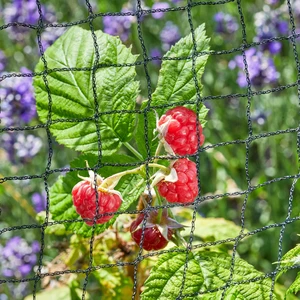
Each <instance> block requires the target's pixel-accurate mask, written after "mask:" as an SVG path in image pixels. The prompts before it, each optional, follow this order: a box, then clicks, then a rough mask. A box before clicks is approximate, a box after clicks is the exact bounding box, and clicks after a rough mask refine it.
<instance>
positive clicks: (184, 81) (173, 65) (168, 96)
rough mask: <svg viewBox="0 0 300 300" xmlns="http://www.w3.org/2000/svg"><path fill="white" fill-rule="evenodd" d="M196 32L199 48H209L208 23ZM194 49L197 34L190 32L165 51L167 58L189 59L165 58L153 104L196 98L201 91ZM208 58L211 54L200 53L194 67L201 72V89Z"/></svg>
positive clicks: (199, 74)
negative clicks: (197, 89)
mask: <svg viewBox="0 0 300 300" xmlns="http://www.w3.org/2000/svg"><path fill="white" fill-rule="evenodd" d="M194 33H195V34H194V36H195V42H196V48H197V52H202V51H208V50H209V39H208V38H207V37H206V35H205V27H204V24H202V25H200V26H199V27H197V28H196V29H195V32H194ZM193 50H194V44H193V38H192V34H189V35H188V36H186V37H184V38H182V39H180V40H179V41H178V42H177V43H176V44H175V45H174V46H172V48H171V49H170V50H169V51H168V52H167V53H166V54H165V55H164V58H185V59H175V60H163V61H162V65H161V69H160V72H159V77H158V82H157V87H156V90H155V91H154V93H153V95H152V102H151V105H152V106H153V105H163V104H171V103H178V102H184V101H190V100H196V97H197V91H196V86H195V81H194V74H193V60H192V55H193ZM187 57H189V58H187ZM207 59H208V55H207V54H204V55H199V56H198V57H197V58H196V59H195V65H194V69H195V72H196V74H197V80H198V86H199V88H200V90H202V84H201V77H202V75H203V72H204V67H205V64H206V61H207ZM192 108H194V109H195V106H192ZM200 121H201V120H200Z"/></svg>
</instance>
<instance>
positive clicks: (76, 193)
mask: <svg viewBox="0 0 300 300" xmlns="http://www.w3.org/2000/svg"><path fill="white" fill-rule="evenodd" d="M197 124H198V125H197ZM157 131H158V137H159V146H158V148H157V149H158V151H157V152H159V151H160V149H161V146H162V145H163V146H164V148H165V150H166V152H167V153H169V154H172V155H174V154H175V155H192V154H195V153H196V152H197V149H198V145H199V146H201V145H202V144H203V143H204V139H205V138H204V135H203V133H202V126H201V124H200V123H199V122H197V116H196V113H195V112H194V111H193V110H191V109H188V108H185V107H175V108H173V109H170V110H169V111H167V112H166V114H164V115H163V116H162V117H161V118H160V119H159V120H158V121H157ZM198 137H199V138H198ZM156 161H157V160H155V161H154V163H149V164H148V166H149V167H153V168H159V171H157V172H156V173H155V174H153V176H152V177H151V179H152V183H151V190H153V191H154V194H153V195H152V198H153V199H154V203H152V204H153V205H154V204H155V202H156V201H157V202H158V204H159V205H161V204H163V203H164V201H167V202H170V203H181V204H186V203H192V202H193V201H194V200H195V198H196V197H197V195H198V179H197V168H196V164H195V163H194V162H193V161H191V160H190V159H188V158H179V159H177V160H175V161H172V162H170V164H169V166H168V167H166V166H164V165H160V164H158V163H157V162H156ZM87 166H88V165H87ZM141 169H142V167H141V166H140V167H138V168H136V169H132V170H128V171H125V172H122V173H118V174H114V175H112V176H111V177H108V178H106V179H103V178H102V177H101V176H99V175H98V174H95V173H94V172H92V171H89V174H90V177H89V178H84V177H81V178H82V179H83V180H82V181H80V182H78V183H77V184H76V185H75V186H74V188H73V190H72V197H73V203H74V206H75V209H76V211H77V213H78V214H79V215H80V216H81V217H82V218H83V219H84V221H85V222H86V224H87V225H89V226H92V225H93V224H94V223H96V224H103V223H106V222H108V221H109V220H110V219H111V218H113V216H114V215H115V213H116V212H117V211H118V209H119V208H120V206H121V204H122V195H121V194H120V193H119V192H118V191H117V190H114V188H115V186H116V185H117V183H118V181H119V179H120V178H121V177H122V176H124V175H127V174H134V173H135V174H141ZM147 193H148V192H147V191H145V192H144V193H143V195H141V197H140V199H143V200H144V202H145V203H144V206H145V207H147V206H148V205H149V203H148V202H147V201H146V200H145V198H147ZM170 216H172V217H173V215H172V212H171V210H170V209H160V212H159V210H158V211H157V210H150V212H149V213H147V214H146V213H143V214H140V215H138V217H137V219H136V220H134V221H133V222H132V224H131V226H130V232H131V236H132V238H133V240H134V241H135V242H136V244H137V245H140V246H141V247H142V248H143V249H145V250H147V251H150V250H160V249H163V248H165V247H166V246H167V244H168V242H169V240H171V239H172V240H174V241H175V242H176V238H177V242H178V234H177V232H178V230H180V229H181V228H182V227H183V226H182V225H181V224H179V223H178V222H176V220H175V219H173V218H171V217H170ZM175 236H176V238H175Z"/></svg>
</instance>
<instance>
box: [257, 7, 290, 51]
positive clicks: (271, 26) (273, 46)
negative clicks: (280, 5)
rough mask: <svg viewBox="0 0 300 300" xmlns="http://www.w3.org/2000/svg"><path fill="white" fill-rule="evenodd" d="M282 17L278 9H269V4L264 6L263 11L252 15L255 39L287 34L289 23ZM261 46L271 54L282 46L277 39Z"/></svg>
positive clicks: (259, 40) (260, 39)
mask: <svg viewBox="0 0 300 300" xmlns="http://www.w3.org/2000/svg"><path fill="white" fill-rule="evenodd" d="M282 17H283V15H282V14H281V13H280V11H279V10H271V9H270V7H269V6H264V10H263V11H261V12H259V13H256V14H255V16H254V20H255V21H254V24H255V26H256V34H257V37H256V38H255V41H258V42H261V41H262V40H265V39H270V38H273V37H278V36H280V35H286V34H288V32H289V24H288V22H286V21H285V20H283V19H282ZM261 46H262V49H263V50H268V51H269V52H270V53H271V54H276V53H279V52H280V51H281V48H282V45H281V43H280V42H279V41H272V42H269V43H267V44H262V45H261Z"/></svg>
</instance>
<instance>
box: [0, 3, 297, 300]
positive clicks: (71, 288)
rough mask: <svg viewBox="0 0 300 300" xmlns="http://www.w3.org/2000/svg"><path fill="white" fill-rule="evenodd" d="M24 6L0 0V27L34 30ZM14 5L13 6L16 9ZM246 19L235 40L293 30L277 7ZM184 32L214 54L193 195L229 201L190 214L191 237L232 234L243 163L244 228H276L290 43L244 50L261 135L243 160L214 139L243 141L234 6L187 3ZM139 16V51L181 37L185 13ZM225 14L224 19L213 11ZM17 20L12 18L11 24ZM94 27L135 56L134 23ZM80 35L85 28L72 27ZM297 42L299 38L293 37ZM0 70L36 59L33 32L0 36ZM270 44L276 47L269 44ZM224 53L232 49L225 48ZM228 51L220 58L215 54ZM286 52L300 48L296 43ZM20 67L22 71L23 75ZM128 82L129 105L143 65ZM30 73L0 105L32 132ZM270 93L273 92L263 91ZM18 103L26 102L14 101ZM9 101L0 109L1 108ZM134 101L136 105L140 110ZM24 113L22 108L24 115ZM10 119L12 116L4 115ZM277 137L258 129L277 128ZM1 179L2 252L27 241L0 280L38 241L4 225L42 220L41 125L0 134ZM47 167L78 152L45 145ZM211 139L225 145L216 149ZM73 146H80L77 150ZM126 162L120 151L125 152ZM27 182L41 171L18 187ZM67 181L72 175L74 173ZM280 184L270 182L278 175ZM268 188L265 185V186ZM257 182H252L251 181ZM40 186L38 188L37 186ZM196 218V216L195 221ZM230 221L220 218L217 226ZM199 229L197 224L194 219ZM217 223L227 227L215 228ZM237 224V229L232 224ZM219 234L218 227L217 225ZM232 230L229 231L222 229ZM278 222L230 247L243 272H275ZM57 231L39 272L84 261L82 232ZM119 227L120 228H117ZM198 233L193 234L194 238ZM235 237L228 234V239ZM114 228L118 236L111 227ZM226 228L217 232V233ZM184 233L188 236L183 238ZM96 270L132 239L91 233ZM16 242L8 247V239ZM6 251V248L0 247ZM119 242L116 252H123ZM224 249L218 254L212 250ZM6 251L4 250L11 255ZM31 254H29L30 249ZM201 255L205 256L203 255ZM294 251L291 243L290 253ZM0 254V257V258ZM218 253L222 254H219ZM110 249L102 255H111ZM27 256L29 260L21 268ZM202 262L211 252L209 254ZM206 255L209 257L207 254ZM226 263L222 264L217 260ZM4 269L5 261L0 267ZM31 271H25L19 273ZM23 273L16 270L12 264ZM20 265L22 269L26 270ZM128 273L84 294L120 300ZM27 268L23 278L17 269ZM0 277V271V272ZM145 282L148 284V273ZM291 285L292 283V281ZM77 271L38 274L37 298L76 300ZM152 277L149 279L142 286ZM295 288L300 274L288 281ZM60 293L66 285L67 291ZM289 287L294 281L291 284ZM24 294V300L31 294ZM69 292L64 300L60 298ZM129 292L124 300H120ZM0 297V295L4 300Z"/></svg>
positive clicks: (292, 116) (281, 207)
mask: <svg viewBox="0 0 300 300" xmlns="http://www.w3.org/2000/svg"><path fill="white" fill-rule="evenodd" d="M22 2H25V1H3V0H2V1H0V11H1V12H0V26H1V25H3V24H7V23H9V22H12V21H19V22H29V23H32V24H35V23H36V22H37V21H38V16H37V14H36V13H37V12H36V10H35V8H33V9H32V11H29V13H28V10H29V8H30V7H31V6H30V5H29V4H30V3H33V4H32V5H33V6H32V7H35V1H27V2H28V3H26V5H24V3H23V6H21V7H20V6H18V5H19V4H18V3H22ZM154 2H155V1H144V2H143V5H144V7H145V8H146V7H148V9H150V8H155V6H153V5H157V3H158V2H155V3H154ZM91 3H92V4H93V8H94V12H119V11H121V10H122V9H123V11H126V10H133V9H134V7H135V1H129V2H126V1H99V2H97V1H94V2H91ZM166 3H167V4H168V5H169V7H176V6H181V5H186V3H185V1H166ZM297 3H298V4H299V1H292V4H293V8H294V11H293V12H294V18H295V22H296V32H298V29H299V30H300V11H299V7H300V5H297ZM42 5H43V9H44V12H45V18H46V20H47V21H48V22H57V23H66V22H74V21H77V20H81V19H85V18H87V16H88V13H87V8H86V5H85V1H71V0H68V1H63V2H62V1H56V0H51V1H42ZM14 9H15V10H14ZM242 10H243V14H244V17H245V20H244V22H245V24H246V27H245V33H246V37H247V42H248V43H251V42H259V41H261V40H262V39H268V38H271V37H278V36H279V37H280V36H288V35H290V34H291V29H292V28H291V25H290V24H289V21H290V20H289V14H288V9H287V5H286V3H285V1H271V0H269V1H260V0H257V1H250V0H249V1H242ZM191 12H192V21H193V24H194V28H196V27H197V26H198V25H200V24H202V23H205V25H206V31H207V36H208V37H210V49H211V50H213V51H217V52H218V51H219V52H218V55H214V54H213V55H210V57H209V58H208V61H207V64H206V68H205V72H204V75H203V79H202V84H203V91H202V95H203V97H204V100H205V102H204V103H205V105H206V106H207V107H208V108H209V109H210V111H209V114H208V117H207V120H208V122H207V124H206V127H205V130H204V134H205V136H206V143H205V145H204V147H206V148H204V149H205V151H204V152H202V153H201V155H200V163H201V168H200V179H201V186H202V191H201V195H203V196H204V197H205V196H213V195H218V194H223V193H230V195H228V196H223V197H220V198H216V199H212V200H206V201H204V202H203V203H202V204H201V205H200V206H199V208H198V213H199V216H198V219H197V222H199V223H200V224H201V225H200V224H199V226H196V232H195V234H196V241H201V242H207V241H216V240H219V239H226V238H230V237H235V236H236V235H237V234H238V232H239V229H240V228H239V227H237V226H240V225H241V220H240V218H241V210H242V205H243V201H244V198H245V195H234V194H232V193H234V192H242V191H245V190H246V189H247V188H248V182H247V180H246V173H245V163H247V164H248V166H249V178H250V184H251V185H252V186H254V187H255V186H256V187H257V188H255V189H253V191H252V192H251V193H250V195H249V198H248V203H247V207H246V210H245V227H246V229H247V230H248V231H253V230H256V229H258V228H262V227H264V226H267V225H272V224H275V223H281V222H283V221H284V220H285V219H286V217H287V215H288V207H289V205H288V204H289V197H290V189H291V185H292V182H293V179H292V178H286V177H287V176H289V175H296V174H298V172H299V171H298V168H299V167H298V156H297V132H296V131H295V128H297V127H298V114H299V105H298V103H299V98H298V93H297V85H296V84H295V83H296V81H297V69H296V63H295V58H294V52H293V47H292V43H291V41H289V40H285V39H282V40H280V41H269V42H266V43H264V45H263V46H262V45H253V46H252V47H250V49H248V50H247V52H246V56H247V62H248V65H249V73H250V79H251V86H252V91H253V95H251V108H250V112H249V113H251V115H250V119H251V122H252V123H251V124H252V130H253V135H254V137H256V136H257V135H261V134H262V135H263V136H262V137H261V138H259V139H255V140H254V141H253V142H252V143H251V146H250V149H249V161H248V162H245V159H246V149H245V144H244V143H242V142H241V143H234V144H228V143H224V142H233V141H238V140H240V141H243V140H245V139H247V137H248V135H249V132H248V119H247V113H246V112H247V93H248V91H247V85H246V86H245V76H244V75H243V73H241V71H242V70H241V67H240V62H241V54H242V52H241V48H240V47H241V45H242V42H243V41H242V30H243V28H242V26H241V23H240V16H239V12H238V9H237V3H236V1H233V2H228V3H224V4H216V5H198V6H195V7H193V8H192V10H191ZM159 14H160V13H156V14H148V15H145V16H143V18H142V23H141V24H142V25H141V29H142V34H143V37H144V43H145V47H146V49H147V51H148V55H149V56H152V57H160V56H162V55H163V54H164V53H165V52H167V50H169V48H170V46H171V45H172V44H174V43H175V42H176V41H177V40H179V38H180V37H182V36H186V35H188V34H189V33H190V25H189V23H188V16H187V13H186V12H184V11H180V10H179V11H175V12H165V13H164V14H163V15H159ZM222 14H223V15H222ZM16 17H19V18H21V19H16ZM93 25H94V27H95V29H102V30H104V31H106V32H107V33H109V34H113V35H119V36H120V37H121V39H122V41H123V43H124V44H125V45H126V46H128V47H129V46H130V45H132V53H133V54H136V55H138V57H137V59H138V60H141V59H142V49H141V44H140V41H139V38H138V34H137V20H136V18H135V17H132V16H128V17H113V16H106V17H98V18H96V19H95V20H94V22H93ZM81 26H82V27H83V28H86V29H88V25H87V24H83V25H81ZM64 30H65V29H64V28H63V27H50V28H49V29H47V30H46V31H45V32H43V33H42V43H43V46H44V47H45V48H46V47H48V46H49V45H50V44H51V43H52V42H53V41H55V40H56V38H57V37H59V36H60V35H62V33H63V32H64ZM298 40H299V39H298ZM0 41H1V43H0V71H1V72H2V73H4V72H22V73H26V72H32V71H33V70H34V68H35V66H36V64H37V63H38V61H39V58H40V53H39V50H38V44H37V39H36V32H35V30H33V29H28V28H24V27H22V28H19V29H18V30H17V28H16V27H9V28H5V29H3V30H1V31H0ZM276 43H277V44H276ZM232 49H234V51H230V50H232ZM224 50H226V51H228V52H229V53H224V52H223V51H224ZM296 51H298V54H299V44H298V41H297V40H296ZM148 67H149V74H150V78H151V84H152V91H154V89H155V87H156V84H157V78H158V72H159V69H160V60H159V59H156V58H155V59H153V60H152V61H151V62H149V64H148ZM25 68H26V69H25ZM136 73H137V77H136V78H138V80H140V81H141V86H140V92H139V95H138V104H139V103H141V102H142V101H143V100H146V99H147V98H148V90H147V81H146V77H145V73H144V69H143V65H140V66H137V67H136ZM31 84H32V83H31V79H30V78H12V79H9V78H8V79H5V80H4V81H2V82H0V98H1V100H2V99H12V100H11V101H10V102H9V106H8V107H5V106H4V104H3V103H4V102H3V101H2V102H1V121H2V123H1V127H0V128H4V127H6V126H12V127H17V126H21V127H22V126H34V125H38V124H40V121H39V120H38V118H37V116H36V112H35V111H34V110H33V111H32V109H30V107H31V108H32V107H34V105H35V101H34V98H33V96H32V95H33V94H32V93H33V91H32V88H31ZM270 89H274V90H273V92H272V93H270V92H269V90H270ZM133 92H136V91H133ZM20 97H21V98H22V99H25V100H24V102H23V103H21V104H22V105H20ZM7 103H8V102H7ZM138 104H137V105H138ZM22 107H26V109H25V110H22V109H21V108H22ZM11 112H13V115H12V114H11ZM287 129H289V130H290V131H289V132H286V133H284V134H276V135H275V134H274V135H271V134H268V132H278V131H280V130H284V131H285V130H287ZM0 139H1V149H0V177H10V180H6V181H5V182H2V184H1V185H0V197H1V203H0V207H1V215H0V230H1V228H2V229H4V230H3V231H1V236H0V244H1V247H2V249H8V247H11V248H13V247H14V246H13V243H9V241H11V239H12V238H13V237H17V236H18V237H21V238H22V239H24V240H22V241H23V242H24V243H26V245H27V246H26V247H25V248H26V249H27V250H26V251H27V252H26V251H25V252H24V253H20V254H18V255H16V257H17V258H18V260H16V261H17V263H18V264H19V265H20V268H16V267H15V269H14V270H18V271H14V272H13V274H12V275H10V273H9V272H8V271H7V270H11V269H10V265H9V263H11V262H10V261H9V260H8V259H7V258H6V257H3V259H2V261H3V263H2V264H1V266H0V271H1V273H2V276H1V278H3V277H5V278H7V277H9V278H11V277H16V278H23V277H24V276H25V277H26V276H28V277H32V276H33V274H34V272H33V269H34V266H35V265H36V264H37V259H38V256H37V255H36V248H35V247H36V241H40V239H41V231H40V230H39V229H37V228H36V229H29V228H28V229H26V227H25V228H24V229H18V230H11V231H7V232H6V230H5V228H11V227H14V226H22V225H32V224H40V223H41V222H43V220H44V219H43V217H44V215H43V214H44V213H43V211H44V210H45V208H46V202H45V195H44V194H43V191H44V190H45V185H44V180H43V174H44V172H45V169H46V167H47V159H48V155H49V149H48V138H47V135H46V132H45V130H44V129H43V128H38V129H35V130H31V129H30V127H29V128H28V129H27V130H25V131H20V132H18V131H14V132H9V131H3V130H2V131H1V133H0ZM52 143H53V144H52V145H53V160H52V165H51V170H54V169H56V168H65V167H69V166H70V163H71V161H72V160H73V159H74V158H75V157H77V153H76V152H75V151H73V150H70V149H67V148H64V147H63V146H61V145H58V144H57V143H56V142H55V140H54V139H53V140H52ZM218 143H224V144H221V145H219V146H217V147H215V146H213V145H215V144H218ZM75 150H78V149H75ZM123 153H124V155H125V154H127V153H128V152H127V150H126V149H123ZM63 173H64V172H63V169H62V170H61V172H54V171H53V172H52V174H51V175H50V176H49V177H48V178H47V180H48V184H49V186H52V184H53V183H54V182H55V181H56V179H57V177H58V176H59V175H63ZM27 175H39V176H36V178H34V179H31V180H27V178H26V176H27ZM74 175H75V174H74ZM14 176H24V177H23V178H22V180H14ZM278 178H279V179H278ZM272 180H273V182H272V183H271V184H267V185H264V184H263V183H265V182H268V181H272ZM260 184H261V186H259V185H260ZM46 187H47V188H48V186H46ZM299 192H300V187H299V184H298V183H296V185H295V190H294V192H293V195H292V197H293V199H294V202H293V206H292V208H293V209H292V213H291V218H292V217H297V216H299V213H300V206H299V201H298V197H299ZM178 214H179V215H180V214H181V215H182V221H186V222H187V223H189V222H190V221H189V220H190V217H191V216H190V211H189V210H188V209H187V210H180V209H178ZM200 215H201V216H202V217H200ZM122 218H123V219H124V220H123V219H122V220H120V222H119V223H120V226H121V223H122V222H124V223H126V222H127V223H128V222H129V223H130V220H131V218H130V216H122ZM224 219H226V220H228V221H231V222H230V223H226V221H225V220H224ZM197 224H198V223H197ZM225 224H227V225H225ZM297 224H299V221H298V222H293V223H290V224H288V225H287V226H286V228H285V234H284V236H283V242H282V245H283V253H286V252H288V251H289V250H291V249H292V248H294V247H295V246H296V244H297V243H299V236H298V235H297V233H299V226H297ZM235 226H236V227H237V228H238V229H235ZM225 228H227V229H228V231H226V229H225ZM229 229H230V230H229ZM280 229H281V228H280V227H276V226H274V227H273V228H270V229H267V230H262V231H259V232H258V233H256V234H255V235H250V236H249V237H248V238H245V239H243V240H242V241H241V242H240V243H239V246H238V249H237V251H238V254H239V256H240V257H241V258H242V259H244V260H245V261H247V262H248V263H249V264H251V265H253V266H254V268H255V269H256V270H258V271H260V272H264V273H267V272H271V271H273V270H274V269H275V268H276V264H274V263H275V262H277V260H278V244H279V234H280ZM65 230H66V229H65V227H64V226H61V225H56V226H51V227H49V228H47V230H46V235H45V255H44V257H43V265H44V268H45V270H47V271H48V272H50V271H51V272H52V271H62V270H66V269H84V268H86V267H87V266H88V258H87V256H86V253H88V251H89V249H88V245H89V244H88V240H86V239H85V238H84V237H81V236H79V235H78V236H76V235H71V233H70V232H66V231H65ZM120 230H121V229H120ZM198 230H199V231H201V232H198ZM235 230H236V233H237V234H234V235H232V232H235ZM121 231H122V230H121ZM223 231H225V232H223ZM187 235H188V234H187ZM96 241H97V242H96V243H95V249H94V251H95V264H103V263H108V264H109V263H114V262H115V261H116V260H118V259H120V258H122V260H123V261H125V262H126V261H127V262H128V261H131V260H133V259H134V257H135V255H136V253H137V252H136V251H137V249H136V248H135V246H134V245H132V244H131V239H130V234H129V233H128V232H123V233H122V236H121V237H118V236H117V235H116V231H115V229H109V231H108V233H107V234H106V235H105V236H101V234H100V235H99V236H97V237H96ZM19 242H20V240H18V243H19ZM8 245H9V246H8ZM122 247H123V248H122ZM222 247H224V248H225V249H224V248H222ZM11 248H10V249H11ZM30 249H31V250H30ZM211 249H214V250H217V251H223V252H224V254H223V255H224V257H225V256H226V254H228V253H229V254H231V251H232V243H229V244H226V245H223V246H221V247H219V248H218V247H217V249H215V248H214V247H211ZM211 249H210V250H211ZM295 249H297V248H295ZM2 253H5V251H2ZM225 253H226V254H225ZM109 254H112V255H109ZM28 255H29V256H30V255H31V256H30V258H31V260H29V261H28V257H29V256H28ZM207 255H210V254H207ZM212 255H213V254H212ZM224 259H225V258H224ZM4 261H5V262H7V264H5V263H4ZM154 264H155V258H148V259H146V260H144V261H143V262H142V263H141V264H140V266H139V271H140V273H139V274H140V275H139V276H140V277H139V284H142V283H143V282H144V280H145V279H146V278H147V276H148V275H149V270H150V269H151V267H152V266H153V265H154ZM25 265H26V266H29V267H27V269H26V267H24V266H25ZM21 266H23V268H21ZM28 268H29V269H28ZM126 268H127V273H126V274H128V276H124V275H123V272H122V268H121V267H120V269H118V268H111V269H100V270H99V272H94V273H93V274H92V275H91V278H90V282H89V285H88V288H87V293H88V294H87V295H88V297H90V299H93V297H94V296H95V295H99V294H100V295H103V296H105V297H106V298H105V299H123V298H122V297H124V299H128V295H129V296H130V295H131V292H132V285H133V283H132V280H131V277H132V274H133V270H132V269H131V267H130V266H127V267H126ZM27 270H28V271H27ZM5 272H6V273H5ZM296 275H297V272H296V271H295V270H294V271H293V270H290V271H288V272H286V273H285V274H283V275H282V276H281V277H280V278H279V284H280V286H279V287H278V289H280V287H285V288H288V287H290V286H291V284H292V282H293V281H294V280H295V278H296ZM150 278H151V277H150ZM298 278H299V276H298ZM83 280H84V274H65V275H61V276H58V278H54V277H52V278H45V279H44V280H43V281H42V282H40V283H39V284H38V289H39V290H41V292H40V293H41V294H40V296H39V299H50V298H51V291H52V289H55V292H54V293H55V295H59V296H60V297H61V299H80V298H81V289H82V283H83ZM149 280H151V279H149ZM298 281H299V279H298ZM66 286H67V288H66ZM32 288H33V283H32V282H29V283H22V284H17V283H16V284H14V283H6V284H1V285H0V294H1V296H0V297H2V298H3V299H23V298H24V297H25V296H26V295H30V294H31V293H32ZM290 289H291V290H292V289H293V286H292V287H291V288H290ZM30 297H32V296H28V299H30ZM67 297H69V298H67ZM126 297H127V298H126ZM2 298H0V299H1V300H2Z"/></svg>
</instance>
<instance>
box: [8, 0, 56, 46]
mask: <svg viewBox="0 0 300 300" xmlns="http://www.w3.org/2000/svg"><path fill="white" fill-rule="evenodd" d="M41 8H42V15H43V19H44V21H47V22H54V21H55V18H54V13H53V12H52V11H51V10H50V9H48V8H46V7H45V6H43V5H42V7H41ZM3 16H4V21H5V22H6V23H13V22H18V23H26V24H30V25H36V24H37V23H38V20H39V17H40V15H39V12H38V7H37V4H36V1H35V0H13V1H12V3H11V4H9V5H7V6H6V7H5V9H4V10H3ZM30 30H32V29H30V28H28V27H24V26H11V27H9V33H10V37H11V38H12V39H14V40H16V41H18V42H20V43H23V42H24V40H25V37H26V33H28V32H29V31H30Z"/></svg>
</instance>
